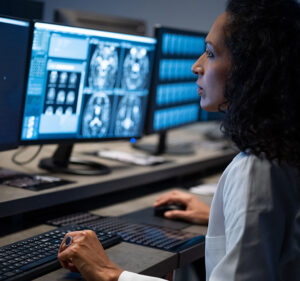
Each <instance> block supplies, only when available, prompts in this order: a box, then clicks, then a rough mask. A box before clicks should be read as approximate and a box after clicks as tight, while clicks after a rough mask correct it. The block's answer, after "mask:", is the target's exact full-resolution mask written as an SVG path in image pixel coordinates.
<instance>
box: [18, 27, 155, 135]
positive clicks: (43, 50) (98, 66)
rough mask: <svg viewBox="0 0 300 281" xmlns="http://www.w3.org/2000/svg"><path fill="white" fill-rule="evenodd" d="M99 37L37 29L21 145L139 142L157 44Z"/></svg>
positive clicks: (75, 31) (59, 29) (77, 31)
mask: <svg viewBox="0 0 300 281" xmlns="http://www.w3.org/2000/svg"><path fill="white" fill-rule="evenodd" d="M85 32H86V33H85ZM98 33H99V32H97V31H95V32H94V33H93V32H92V31H89V30H87V31H85V30H84V29H81V28H70V27H68V28H65V29H64V27H61V26H57V25H50V24H48V25H47V24H41V26H38V28H37V27H36V30H35V33H34V40H33V46H32V55H31V63H30V72H29V82H28V88H27V96H26V104H25V112H24V122H23V131H22V139H23V140H34V139H36V140H42V139H44V140H48V139H50V140H51V139H53V140H54V139H80V138H82V139H87V138H92V139H97V138H126V137H133V136H141V134H142V132H143V124H144V118H145V114H146V108H147V98H148V94H149V87H150V81H151V72H152V64H153V59H154V51H155V40H154V39H152V38H146V37H145V39H144V38H143V37H137V36H129V35H128V36H125V35H122V34H119V35H118V34H113V36H112V37H110V35H111V34H112V33H106V32H102V33H101V36H100V35H99V36H98ZM105 35H107V36H105ZM33 101H34V102H33Z"/></svg>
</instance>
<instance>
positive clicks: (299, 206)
mask: <svg viewBox="0 0 300 281" xmlns="http://www.w3.org/2000/svg"><path fill="white" fill-rule="evenodd" d="M299 50H300V8H299V3H297V2H295V1H292V0H231V1H230V2H229V3H228V5H227V9H226V12H225V13H223V14H222V15H221V16H220V17H219V18H218V19H217V20H216V22H215V23H214V25H213V26H212V28H211V30H210V32H209V34H208V36H207V38H206V51H205V53H204V54H203V55H202V56H201V57H200V58H199V59H198V60H197V62H196V63H195V64H194V66H193V72H194V73H195V74H197V75H198V80H197V85H198V94H199V95H200V96H201V107H202V108H203V109H205V110H208V111H218V110H220V111H223V112H224V113H225V119H224V121H223V124H222V127H223V130H224V132H225V134H226V135H227V136H228V137H230V138H231V139H232V140H233V142H235V144H236V145H237V146H238V147H239V149H240V150H241V153H240V154H239V155H237V156H236V157H235V158H234V160H233V161H232V162H231V164H230V165H229V166H228V167H227V169H226V170H225V171H224V173H223V175H222V177H221V179H220V181H219V184H218V188H217V191H216V194H215V195H214V199H213V202H212V206H211V211H210V220H209V226H208V233H207V236H206V243H205V247H206V251H205V260H206V261H205V262H206V273H207V280H268V281H269V280H299V279H300V175H299V173H300V123H299V122H298V118H297V115H298V108H299V107H300V68H299V66H300V61H299V59H300V56H299ZM172 202H179V203H184V204H186V206H187V209H186V211H176V212H175V213H174V212H173V213H172V212H170V213H168V214H166V216H167V217H169V218H172V217H181V218H184V219H186V220H189V221H192V222H196V223H197V222H198V223H202V222H205V221H207V218H208V213H209V207H208V206H206V205H204V204H203V203H202V202H200V201H198V200H197V199H196V198H195V197H193V196H191V195H187V194H185V193H180V192H177V191H174V192H171V193H168V194H165V195H163V196H161V197H160V198H158V200H157V202H156V205H160V204H164V203H172ZM69 235H70V236H72V239H73V242H72V244H71V245H70V246H69V247H67V246H66V245H65V240H64V241H63V243H62V244H61V247H60V252H59V254H58V258H59V260H60V262H61V264H62V266H63V267H65V268H68V269H70V270H79V271H80V272H81V273H82V275H83V276H84V277H85V278H86V279H87V280H119V281H125V280H142V281H146V280H149V281H150V280H153V281H155V280H161V279H158V278H152V277H147V276H142V275H138V274H134V273H130V272H126V271H123V270H122V269H121V268H119V267H118V266H117V265H115V264H114V263H112V262H111V261H110V260H109V259H108V257H107V256H106V254H105V252H104V250H103V249H102V247H101V245H100V243H99V242H98V240H97V237H96V235H95V234H94V233H93V232H92V231H84V232H73V233H70V234H69Z"/></svg>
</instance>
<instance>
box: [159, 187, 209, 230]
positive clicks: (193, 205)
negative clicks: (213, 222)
mask: <svg viewBox="0 0 300 281" xmlns="http://www.w3.org/2000/svg"><path fill="white" fill-rule="evenodd" d="M174 203H180V204H183V205H185V206H186V209H185V210H174V211H168V212H165V214H164V216H165V217H166V218H169V219H183V220H186V221H190V222H192V223H197V224H207V223H208V219H209V212H210V207H209V206H208V205H206V204H205V203H203V202H202V201H200V200H199V199H198V198H197V197H196V196H195V195H192V194H189V193H186V192H182V191H179V190H174V191H171V192H168V193H165V194H163V195H162V196H160V197H158V198H157V199H156V201H155V203H154V207H157V206H160V205H164V204H174Z"/></svg>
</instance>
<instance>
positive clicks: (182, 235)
mask: <svg viewBox="0 0 300 281" xmlns="http://www.w3.org/2000/svg"><path fill="white" fill-rule="evenodd" d="M85 219H86V220H85ZM47 223H48V224H51V225H56V226H60V225H64V224H78V225H80V226H81V227H84V228H93V229H101V230H103V231H107V232H113V233H117V234H118V235H120V237H121V238H122V240H123V241H125V242H128V243H133V244H139V245H142V246H147V247H153V248H157V249H160V250H164V251H170V252H180V251H181V250H183V249H185V248H189V247H191V246H193V245H195V244H196V243H200V242H202V241H204V240H205V236H204V235H197V234H195V233H190V232H186V231H183V230H175V229H170V228H166V227H160V226H154V225H149V224H142V223H132V222H129V221H128V220H126V219H124V218H119V217H102V216H97V215H94V214H91V213H84V212H81V213H75V214H72V215H67V216H63V217H60V218H57V219H54V220H50V221H48V222H47Z"/></svg>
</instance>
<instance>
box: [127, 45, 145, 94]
mask: <svg viewBox="0 0 300 281" xmlns="http://www.w3.org/2000/svg"><path fill="white" fill-rule="evenodd" d="M148 73H149V58H148V56H147V50H146V49H145V48H141V47H140V48H137V47H133V48H131V49H130V50H129V52H128V53H127V55H126V57H125V60H124V65H123V79H122V87H123V88H124V89H128V90H141V89H143V88H144V87H145V86H146V83H147V78H148V77H147V75H148Z"/></svg>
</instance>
